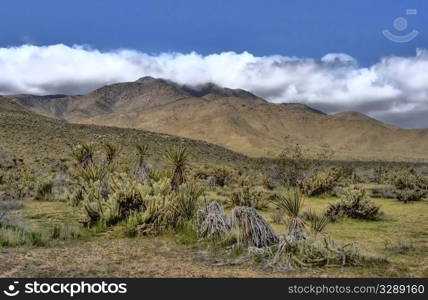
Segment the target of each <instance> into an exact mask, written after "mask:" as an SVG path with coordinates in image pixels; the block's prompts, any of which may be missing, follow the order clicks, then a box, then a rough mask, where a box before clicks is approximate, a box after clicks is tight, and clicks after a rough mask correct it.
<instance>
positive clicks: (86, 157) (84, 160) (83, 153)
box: [71, 143, 95, 168]
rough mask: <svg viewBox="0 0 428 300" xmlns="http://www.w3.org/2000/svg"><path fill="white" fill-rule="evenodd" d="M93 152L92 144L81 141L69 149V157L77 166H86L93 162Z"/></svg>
mask: <svg viewBox="0 0 428 300" xmlns="http://www.w3.org/2000/svg"><path fill="white" fill-rule="evenodd" d="M94 153H95V146H94V145H93V144H86V143H81V144H79V145H78V146H76V147H74V148H73V149H72V150H71V157H72V158H74V160H75V161H76V163H77V164H78V165H79V166H81V167H83V168H88V167H90V166H92V165H93V164H94Z"/></svg>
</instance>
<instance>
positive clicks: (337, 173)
mask: <svg viewBox="0 0 428 300" xmlns="http://www.w3.org/2000/svg"><path fill="white" fill-rule="evenodd" d="M341 176H342V171H341V169H339V168H332V169H330V170H325V171H318V172H316V173H315V174H314V175H313V176H312V177H310V178H307V179H304V180H303V181H302V182H301V183H300V187H301V189H302V191H303V193H305V194H306V195H308V196H315V195H320V194H323V193H326V192H329V191H331V190H332V189H333V188H334V187H335V185H336V184H337V182H338V180H339V179H340V177H341Z"/></svg>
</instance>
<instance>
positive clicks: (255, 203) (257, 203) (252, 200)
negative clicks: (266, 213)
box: [230, 186, 267, 209]
mask: <svg viewBox="0 0 428 300" xmlns="http://www.w3.org/2000/svg"><path fill="white" fill-rule="evenodd" d="M230 200H231V204H232V206H248V207H254V208H255V209H264V208H266V207H267V201H266V193H265V192H264V191H263V190H261V189H257V188H256V187H250V186H243V187H239V188H237V190H235V191H233V192H232V194H231V199H230Z"/></svg>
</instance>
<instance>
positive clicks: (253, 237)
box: [232, 207, 279, 248]
mask: <svg viewBox="0 0 428 300" xmlns="http://www.w3.org/2000/svg"><path fill="white" fill-rule="evenodd" d="M232 224H233V225H234V226H236V227H237V228H238V229H239V242H240V243H242V244H244V245H247V246H249V247H256V248H263V247H268V246H271V245H273V244H276V243H278V241H279V238H278V237H277V236H276V234H275V232H274V231H273V229H272V227H271V226H270V225H269V223H268V222H267V221H266V220H265V219H264V218H263V217H262V216H261V215H259V214H258V213H257V211H256V210H255V209H254V208H253V207H235V208H234V209H233V210H232Z"/></svg>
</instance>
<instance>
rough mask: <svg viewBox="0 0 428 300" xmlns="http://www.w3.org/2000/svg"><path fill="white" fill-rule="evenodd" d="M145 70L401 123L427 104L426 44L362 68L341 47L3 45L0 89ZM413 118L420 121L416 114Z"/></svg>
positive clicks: (37, 88)
mask: <svg viewBox="0 0 428 300" xmlns="http://www.w3.org/2000/svg"><path fill="white" fill-rule="evenodd" d="M147 75H149V76H153V77H160V78H165V79H170V80H173V81H176V82H178V83H180V84H189V85H197V84H202V83H206V82H213V83H216V84H218V85H220V86H226V87H230V88H242V89H246V90H249V91H251V92H253V93H255V94H257V95H259V96H261V97H264V98H265V99H267V100H269V101H271V102H296V101H299V102H305V103H308V104H309V105H313V106H315V107H317V108H321V109H324V110H327V111H328V112H336V111H340V110H344V109H355V110H359V111H362V112H364V113H368V114H370V115H372V116H375V117H380V118H383V119H384V120H395V119H400V120H401V121H400V122H401V124H403V125H406V124H404V123H405V121H403V119H404V120H405V118H403V117H402V116H401V117H400V118H397V117H394V114H395V115H396V114H399V113H404V112H414V111H415V110H418V111H421V110H427V111H428V50H418V51H417V53H416V55H415V56H413V57H397V56H394V57H387V58H382V59H381V60H380V61H379V62H378V63H377V64H375V65H372V66H370V67H367V68H362V67H359V66H358V63H357V61H356V60H355V59H354V58H353V57H351V56H349V55H347V54H343V53H330V54H327V55H325V56H324V57H322V58H321V59H319V60H315V59H307V58H306V59H303V58H296V57H287V56H279V55H274V56H263V57H257V56H254V55H252V54H251V53H248V52H243V53H234V52H223V53H220V54H212V55H207V56H203V55H200V54H197V53H195V52H192V53H188V54H182V53H163V54H160V55H156V56H154V55H148V54H145V53H142V52H138V51H134V50H116V51H109V52H100V51H98V50H96V49H91V48H89V47H84V46H73V47H68V46H65V45H62V44H59V45H52V46H43V47H39V46H31V45H23V46H19V47H12V48H0V94H13V93H31V94H39V95H42V94H58V93H65V94H82V93H86V92H88V91H90V90H93V89H95V88H98V87H100V86H102V85H105V84H109V83H114V82H122V81H134V80H136V79H138V78H140V77H142V76H147ZM421 122H423V121H421ZM409 124H410V123H409ZM422 125H423V126H428V123H424V124H422ZM409 126H419V125H415V122H414V120H413V121H412V125H409Z"/></svg>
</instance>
